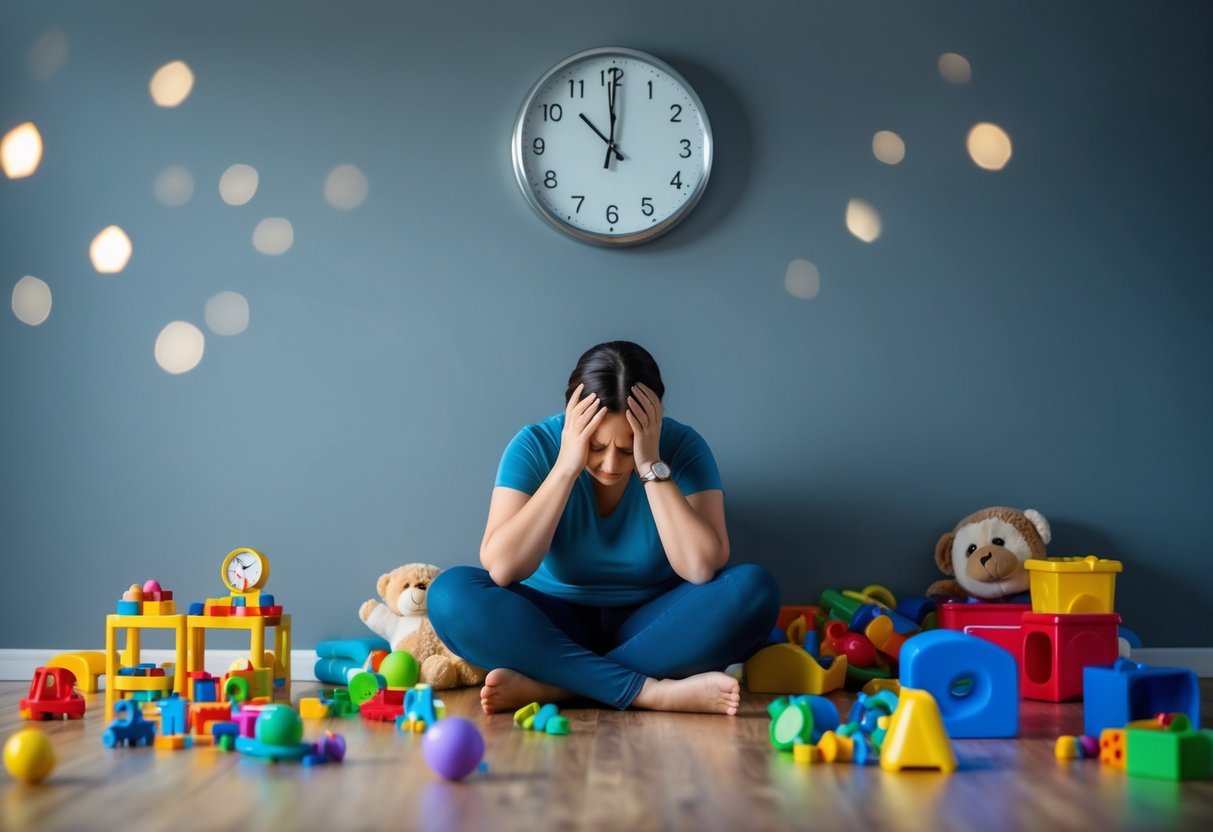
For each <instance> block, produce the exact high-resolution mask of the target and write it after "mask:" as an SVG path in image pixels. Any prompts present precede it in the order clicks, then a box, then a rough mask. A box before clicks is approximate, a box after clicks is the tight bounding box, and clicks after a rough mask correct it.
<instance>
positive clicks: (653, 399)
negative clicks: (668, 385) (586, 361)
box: [625, 384, 665, 474]
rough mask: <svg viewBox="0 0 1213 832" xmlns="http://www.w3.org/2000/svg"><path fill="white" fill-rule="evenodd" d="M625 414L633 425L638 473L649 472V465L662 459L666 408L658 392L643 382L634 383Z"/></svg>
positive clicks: (634, 450)
mask: <svg viewBox="0 0 1213 832" xmlns="http://www.w3.org/2000/svg"><path fill="white" fill-rule="evenodd" d="M625 414H626V415H627V419H628V424H629V425H631V426H632V437H633V438H632V459H633V460H634V461H635V463H636V473H638V474H647V473H648V470H649V466H651V465H652V464H653V463H654V462H656V461H657V460H659V459H661V420H662V419H663V418H665V408H664V407H662V405H661V399H659V398H657V394H656V393H654V392H653V391H652V390H650V389H649V388H648V387H646V386H645V385H643V384H633V385H632V395H630V396H628V409H627V410H626V411H625Z"/></svg>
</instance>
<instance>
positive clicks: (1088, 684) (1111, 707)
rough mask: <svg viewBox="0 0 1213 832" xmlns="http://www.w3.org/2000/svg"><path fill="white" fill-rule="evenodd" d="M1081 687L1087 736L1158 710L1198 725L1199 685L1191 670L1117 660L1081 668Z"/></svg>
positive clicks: (1096, 735) (1144, 717) (1084, 729)
mask: <svg viewBox="0 0 1213 832" xmlns="http://www.w3.org/2000/svg"><path fill="white" fill-rule="evenodd" d="M1082 690H1083V708H1082V710H1083V733H1085V734H1086V735H1087V736H1091V737H1098V736H1099V734H1100V732H1101V731H1103V730H1104V729H1105V728H1122V727H1124V726H1125V725H1126V724H1128V723H1130V722H1133V721H1134V720H1138V719H1152V718H1153V717H1155V716H1157V715H1158V714H1162V713H1167V714H1173V713H1180V714H1187V716H1188V719H1189V720H1191V722H1192V724H1193V725H1200V686H1199V684H1198V683H1197V681H1196V673H1195V672H1194V671H1191V670H1187V669H1184V668H1179V667H1147V666H1146V665H1144V664H1136V663H1134V662H1131V661H1129V660H1128V659H1117V660H1116V662H1115V663H1114V664H1113V665H1112V666H1111V667H1086V668H1083V671H1082Z"/></svg>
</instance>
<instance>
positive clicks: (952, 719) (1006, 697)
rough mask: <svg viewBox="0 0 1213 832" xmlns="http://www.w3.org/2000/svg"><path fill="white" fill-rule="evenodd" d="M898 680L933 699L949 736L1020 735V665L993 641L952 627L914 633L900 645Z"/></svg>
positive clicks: (957, 737)
mask: <svg viewBox="0 0 1213 832" xmlns="http://www.w3.org/2000/svg"><path fill="white" fill-rule="evenodd" d="M900 681H901V686H902V687H903V688H914V689H917V690H925V691H927V692H928V693H930V694H931V696H933V697H934V698H935V701H936V702H937V703H938V704H939V712H940V714H941V715H942V716H943V723H944V727H945V728H946V729H947V732H948V736H949V737H952V738H953V739H959V738H964V737H974V738H986V737H1013V736H1015V735H1016V734H1018V733H1019V668H1018V666H1017V665H1016V663H1015V657H1014V656H1012V655H1011V653H1010V652H1009V651H1007V650H1004V649H1003V648H1001V647H999V646H998V645H997V644H994V643H992V642H989V641H986V640H985V639H982V638H978V637H977V636H971V635H968V634H967V633H962V632H959V631H957V630H931V631H929V632H925V633H919V634H918V635H916V636H912V637H911V638H909V639H907V640H906V643H905V644H904V645H902V648H901V679H900ZM1095 736H1098V734H1096V735H1095Z"/></svg>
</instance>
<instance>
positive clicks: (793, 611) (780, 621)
mask: <svg viewBox="0 0 1213 832" xmlns="http://www.w3.org/2000/svg"><path fill="white" fill-rule="evenodd" d="M820 613H821V608H820V607H816V606H805V605H803V604H798V605H788V606H783V607H780V608H779V617H778V618H777V619H775V627H776V629H779V630H786V629H787V628H788V625H789V624H791V623H792V622H793V621H795V620H796V619H797V617H799V616H802V615H803V616H804V617H805V620H806V621H807V622H808V623H809V626H810V627H815V626H817V625H816V622H815V621H814V619H815V618H816V617H817V616H818V615H819V614H820Z"/></svg>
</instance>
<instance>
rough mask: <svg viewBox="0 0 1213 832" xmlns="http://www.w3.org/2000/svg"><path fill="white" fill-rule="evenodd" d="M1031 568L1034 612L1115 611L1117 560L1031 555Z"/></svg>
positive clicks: (1120, 566) (1027, 562)
mask: <svg viewBox="0 0 1213 832" xmlns="http://www.w3.org/2000/svg"><path fill="white" fill-rule="evenodd" d="M1023 565H1024V568H1025V569H1027V570H1028V589H1029V591H1030V592H1031V593H1032V612H1047V613H1055V614H1060V615H1067V614H1071V613H1110V612H1114V611H1115V610H1114V608H1113V601H1114V600H1115V597H1116V573H1117V572H1121V571H1123V570H1124V566H1123V564H1121V562H1120V561H1118V560H1108V559H1107V558H1098V557H1096V556H1095V555H1087V556H1086V557H1085V558H1030V559H1028V560H1025V561H1024V562H1023Z"/></svg>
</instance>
